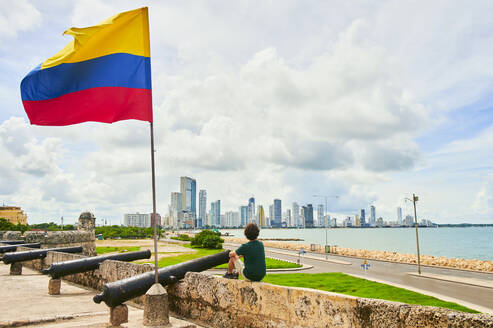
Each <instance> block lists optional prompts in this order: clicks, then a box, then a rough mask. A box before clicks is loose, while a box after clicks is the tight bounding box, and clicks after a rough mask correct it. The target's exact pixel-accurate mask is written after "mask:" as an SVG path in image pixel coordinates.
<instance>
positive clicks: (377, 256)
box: [224, 237, 493, 273]
mask: <svg viewBox="0 0 493 328" xmlns="http://www.w3.org/2000/svg"><path fill="white" fill-rule="evenodd" d="M224 239H225V240H226V241H228V242H233V243H244V242H246V240H245V239H241V238H232V237H224ZM263 243H264V245H265V246H268V247H276V248H281V249H289V250H293V251H299V250H300V249H301V247H304V248H305V250H307V251H308V250H310V245H309V244H295V243H287V242H277V241H263ZM315 253H323V248H322V247H318V248H317V249H316V250H315ZM330 253H331V254H336V255H342V256H348V257H357V258H361V259H368V260H381V261H389V262H398V263H407V264H416V263H417V256H416V254H405V253H397V252H389V251H372V250H367V249H352V248H346V247H335V246H331V248H330ZM421 264H422V265H430V266H438V267H447V268H455V269H462V270H472V271H479V272H492V273H493V261H483V260H468V259H460V258H450V257H444V256H440V257H436V256H432V255H421Z"/></svg>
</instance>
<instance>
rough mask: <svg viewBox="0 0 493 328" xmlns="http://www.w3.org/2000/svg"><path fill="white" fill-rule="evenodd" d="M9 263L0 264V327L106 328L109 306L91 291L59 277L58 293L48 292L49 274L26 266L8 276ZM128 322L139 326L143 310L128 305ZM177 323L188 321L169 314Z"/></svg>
mask: <svg viewBox="0 0 493 328" xmlns="http://www.w3.org/2000/svg"><path fill="white" fill-rule="evenodd" d="M9 268H10V266H9V265H4V264H0V293H1V297H0V309H2V311H0V328H6V327H39V326H42V327H43V328H67V327H78V328H80V327H92V328H96V327H106V326H107V324H108V321H109V308H108V307H107V306H106V305H105V304H104V303H101V304H96V303H94V302H93V300H92V297H93V296H94V295H95V292H94V291H92V290H89V289H84V288H82V287H80V286H78V285H74V284H71V283H68V282H67V281H64V280H62V288H61V294H60V295H48V281H49V277H48V276H45V275H42V274H40V273H39V272H37V271H34V270H30V269H28V268H22V271H23V274H22V275H21V276H11V275H9ZM128 312H129V323H128V324H124V325H123V326H122V327H126V328H134V327H135V328H136V327H142V318H143V311H142V310H140V309H138V308H135V307H133V306H130V305H129V306H128ZM170 320H171V321H172V323H173V324H174V325H175V326H177V325H179V326H183V325H184V324H185V325H187V324H188V323H187V322H185V321H182V320H178V319H176V318H172V317H170Z"/></svg>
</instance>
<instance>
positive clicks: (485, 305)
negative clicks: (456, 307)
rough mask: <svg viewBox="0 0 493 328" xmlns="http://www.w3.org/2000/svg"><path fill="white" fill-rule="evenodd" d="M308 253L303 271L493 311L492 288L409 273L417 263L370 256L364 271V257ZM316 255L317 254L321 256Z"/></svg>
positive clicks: (272, 252)
mask: <svg viewBox="0 0 493 328" xmlns="http://www.w3.org/2000/svg"><path fill="white" fill-rule="evenodd" d="M228 245H231V248H232V249H235V247H236V246H237V245H234V244H225V247H227V246H228ZM265 251H266V254H267V255H269V256H271V257H276V258H279V259H286V260H291V261H293V260H296V259H297V258H298V257H299V256H298V253H297V252H295V251H289V250H284V249H282V250H281V249H278V248H271V247H266V248H265ZM287 254H291V255H287ZM306 255H307V256H309V257H310V258H307V257H305V258H302V263H304V264H309V265H312V266H313V268H312V269H309V270H306V271H303V272H306V273H320V272H343V273H347V274H351V275H357V276H365V277H367V278H368V279H370V280H376V281H382V282H386V283H389V284H393V285H398V286H403V287H404V288H408V289H411V290H415V291H419V292H421V291H423V292H425V294H428V295H433V296H436V297H438V298H441V299H444V300H452V299H456V300H458V301H460V302H457V303H460V304H462V305H465V306H469V307H471V308H474V309H477V310H480V311H481V312H486V313H492V314H493V289H492V288H485V287H477V286H471V285H466V284H461V283H458V282H448V281H441V280H436V279H429V278H423V277H416V276H412V275H409V274H408V272H413V271H414V272H415V271H417V266H416V265H410V264H401V263H391V262H384V261H375V260H370V261H369V263H370V269H369V270H368V271H367V272H366V273H365V272H364V271H363V269H362V268H361V264H362V263H363V261H362V260H361V259H355V258H350V257H344V256H337V255H323V254H315V253H307V254H306ZM326 257H327V259H328V260H329V261H330V260H337V261H343V262H349V263H351V265H344V264H337V263H331V262H327V261H325V258H326ZM313 258H318V260H317V259H313ZM422 271H423V272H429V273H433V274H439V275H449V276H454V277H456V278H457V277H459V278H460V277H464V278H474V279H481V280H488V281H489V282H493V274H488V273H476V272H468V271H462V270H454V269H442V268H432V267H422Z"/></svg>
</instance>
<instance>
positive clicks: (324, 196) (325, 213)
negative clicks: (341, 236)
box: [313, 195, 339, 259]
mask: <svg viewBox="0 0 493 328" xmlns="http://www.w3.org/2000/svg"><path fill="white" fill-rule="evenodd" d="M313 197H323V198H324V199H325V209H324V225H325V245H324V253H325V258H326V259H327V251H326V247H327V242H328V240H327V229H328V222H327V221H325V218H326V217H327V198H328V197H334V198H338V197H339V196H327V195H313Z"/></svg>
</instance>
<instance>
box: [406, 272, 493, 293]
mask: <svg viewBox="0 0 493 328" xmlns="http://www.w3.org/2000/svg"><path fill="white" fill-rule="evenodd" d="M407 274H408V275H410V276H413V277H418V278H426V279H434V280H440V281H447V282H453V283H456V284H462V285H469V286H475V287H482V288H490V289H493V281H489V280H484V281H481V280H480V279H475V278H463V277H454V276H447V275H437V274H433V273H427V272H422V273H421V274H419V273H416V272H408V273H407Z"/></svg>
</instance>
